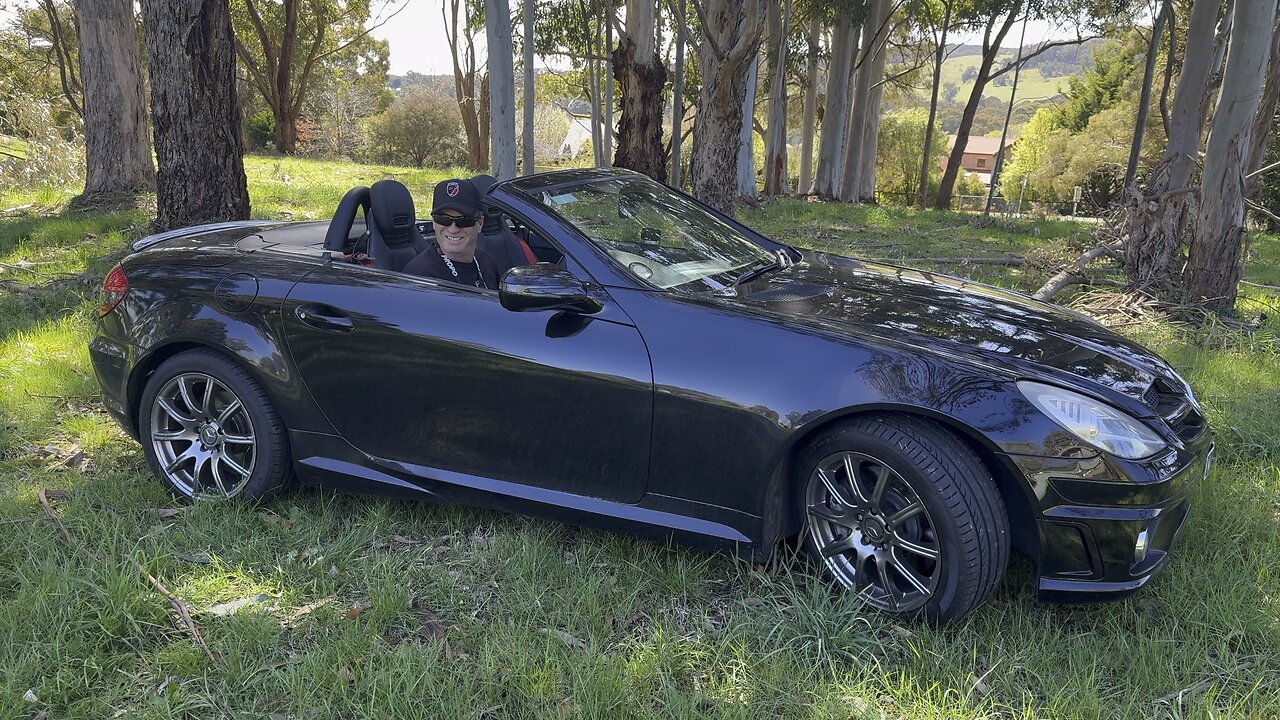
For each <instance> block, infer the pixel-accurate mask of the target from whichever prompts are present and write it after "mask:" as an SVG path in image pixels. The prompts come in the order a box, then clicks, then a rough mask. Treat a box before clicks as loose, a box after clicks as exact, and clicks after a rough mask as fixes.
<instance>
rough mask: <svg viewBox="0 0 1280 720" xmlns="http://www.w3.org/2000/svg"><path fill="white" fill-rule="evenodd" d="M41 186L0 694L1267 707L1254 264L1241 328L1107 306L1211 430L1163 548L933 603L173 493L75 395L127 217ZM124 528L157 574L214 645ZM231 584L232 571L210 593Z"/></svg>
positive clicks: (232, 706) (930, 237)
mask: <svg viewBox="0 0 1280 720" xmlns="http://www.w3.org/2000/svg"><path fill="white" fill-rule="evenodd" d="M246 170H247V173H248V175H249V182H250V193H251V196H252V198H253V213H254V216H255V217H271V218H297V219H301V218H324V217H327V216H328V214H329V213H331V212H332V209H333V207H334V206H335V205H336V203H337V201H338V199H339V198H340V197H341V196H342V194H343V193H345V192H346V190H347V189H349V188H350V187H351V186H353V185H358V184H363V185H369V184H372V182H375V181H376V180H379V179H382V178H384V177H396V178H398V179H400V180H401V181H402V182H405V183H406V185H408V186H409V187H410V189H411V191H412V192H413V194H414V196H415V198H416V199H417V202H418V204H419V206H420V207H425V205H426V204H427V203H429V198H430V191H431V187H432V185H433V184H434V183H435V182H436V181H438V180H439V179H442V178H444V177H447V176H451V175H463V176H465V175H467V174H469V173H467V172H466V171H464V170H460V169H452V170H415V169H407V168H389V167H377V166H362V165H354V164H349V163H323V162H316V161H309V160H303V159H295V158H280V157H271V156H251V157H248V158H246ZM71 195H72V193H70V192H68V191H66V190H64V189H56V188H46V189H41V190H36V191H30V192H27V193H24V194H13V193H9V194H5V195H0V209H4V208H8V207H15V206H18V205H24V204H35V205H36V206H38V207H37V208H34V209H33V211H34V212H35V213H36V214H34V215H19V216H18V217H14V218H6V219H5V220H4V221H3V222H0V263H4V264H6V265H9V266H13V268H16V269H6V270H5V272H4V273H3V274H0V279H3V280H6V281H14V282H13V283H9V284H7V285H4V286H0V597H3V598H4V599H5V601H6V602H5V603H4V604H3V607H0V667H4V669H5V674H4V677H3V679H0V719H2V720H9V718H14V719H15V720H17V719H19V718H21V719H22V720H27V719H28V718H31V717H33V716H35V715H37V714H39V713H40V712H42V711H47V716H48V717H50V718H52V717H86V718H99V717H112V716H115V715H117V714H118V713H121V714H122V716H127V717H157V718H160V717H166V718H168V717H268V716H270V715H272V714H273V713H275V714H278V715H282V716H285V717H299V718H301V717H323V718H328V717H396V718H399V717H425V716H432V717H450V718H452V717H471V718H479V717H482V716H487V717H504V718H505V717H511V718H516V717H520V718H524V717H536V718H554V719H555V720H564V719H565V718H574V717H584V718H585V717H599V718H613V717H645V718H648V717H655V718H656V717H681V718H683V717H715V718H743V719H750V720H754V719H755V718H763V717H770V718H772V717H786V718H805V719H808V718H814V719H817V718H832V719H833V720H835V719H841V720H843V719H845V718H877V719H878V718H893V717H909V718H916V717H921V718H938V719H947V720H950V719H953V718H954V719H956V720H959V719H961V718H966V719H967V718H1044V717H1053V718H1068V719H1075V718H1079V719H1081V720H1084V719H1086V718H1097V717H1125V718H1130V717H1131V718H1170V720H1172V719H1173V718H1184V717H1186V718H1191V717H1195V718H1218V717H1222V718H1226V717H1257V718H1272V717H1276V716H1278V715H1280V591H1277V588H1280V546H1278V543H1280V535H1278V533H1277V528H1280V441H1277V439H1276V437H1277V436H1280V433H1278V432H1277V431H1276V428H1277V427H1280V391H1278V390H1277V388H1280V363H1277V354H1280V353H1278V351H1277V344H1276V342H1275V337H1276V332H1277V331H1276V328H1277V327H1280V326H1277V325H1275V323H1276V320H1275V319H1274V318H1275V317H1277V316H1280V311H1277V312H1274V313H1273V312H1271V311H1270V310H1269V309H1266V307H1265V305H1264V303H1272V304H1275V303H1277V302H1278V301H1277V299H1276V295H1275V294H1274V293H1270V292H1268V291H1265V290H1260V289H1259V290H1254V289H1250V290H1246V293H1247V294H1248V296H1249V297H1250V298H1254V300H1251V301H1242V304H1241V309H1242V312H1244V313H1246V314H1248V313H1253V314H1257V313H1258V312H1262V311H1265V312H1267V313H1268V314H1269V315H1271V316H1272V319H1270V320H1267V321H1264V324H1263V326H1262V329H1261V330H1259V331H1256V332H1241V331H1228V330H1216V331H1213V332H1207V331H1202V330H1191V329H1187V328H1185V327H1180V326H1176V325H1171V324H1167V323H1161V324H1158V325H1152V326H1147V327H1144V326H1130V327H1127V328H1125V331H1126V332H1129V333H1130V334H1132V335H1133V336H1134V337H1135V338H1136V339H1138V340H1140V341H1142V342H1144V343H1148V344H1150V345H1151V346H1152V347H1154V348H1155V349H1157V350H1158V351H1160V352H1161V353H1163V354H1164V355H1165V356H1166V357H1167V358H1169V360H1170V361H1171V362H1172V363H1173V364H1174V366H1175V367H1177V368H1178V369H1179V370H1180V371H1181V372H1183V373H1184V374H1185V375H1186V376H1187V378H1188V379H1189V380H1190V381H1191V382H1192V383H1193V385H1194V386H1195V387H1196V389H1197V392H1198V395H1199V397H1200V399H1201V400H1202V401H1203V403H1204V405H1205V408H1206V412H1207V413H1208V414H1209V416H1210V418H1211V419H1212V421H1213V424H1214V428H1215V431H1216V433H1217V438H1218V443H1219V448H1218V463H1217V466H1216V468H1215V470H1214V471H1213V473H1212V474H1211V475H1210V477H1209V480H1208V481H1207V482H1206V483H1203V484H1202V485H1201V486H1200V487H1198V488H1197V490H1196V493H1195V496H1194V502H1195V506H1194V511H1193V512H1192V514H1191V516H1190V519H1189V521H1188V525H1187V527H1186V530H1185V531H1184V533H1183V536H1182V539H1181V540H1180V541H1179V547H1178V550H1177V552H1175V553H1174V554H1173V556H1172V557H1171V558H1170V566H1169V568H1168V569H1167V571H1166V572H1165V573H1164V574H1163V575H1162V576H1160V577H1159V578H1157V579H1156V580H1154V581H1153V582H1152V583H1151V584H1150V586H1149V587H1147V588H1145V589H1144V590H1143V591H1142V592H1141V593H1139V594H1138V595H1136V596H1134V597H1132V598H1130V599H1128V600H1125V601H1122V602H1118V603H1112V604H1106V605H1098V606H1058V605H1042V604H1039V603H1037V602H1035V597H1034V590H1033V587H1032V585H1031V583H1032V582H1033V580H1032V578H1031V573H1030V570H1029V568H1030V563H1029V562H1027V561H1026V560H1025V559H1018V560H1016V561H1015V563H1014V565H1013V566H1012V568H1011V572H1010V575H1009V576H1007V578H1006V581H1005V582H1004V583H1003V584H1002V585H1001V586H1000V587H999V588H997V591H996V593H995V595H994V596H993V597H992V598H991V600H990V601H989V602H988V603H987V604H986V605H984V606H983V607H982V608H980V609H979V610H978V611H977V612H975V613H974V614H973V615H972V616H971V617H970V618H968V619H967V620H966V621H965V622H963V623H961V624H960V625H958V626H955V627H949V628H947V629H944V630H937V629H933V628H929V627H926V626H921V625H916V624H913V623H906V622H902V623H897V622H894V621H891V620H889V619H887V618H884V617H882V616H879V615H876V614H875V613H873V612H870V611H869V610H868V609H867V608H865V607H863V604H862V602H861V601H860V600H859V599H858V598H856V597H854V596H850V595H848V594H844V593H839V592H834V591H832V590H830V589H829V588H828V587H827V586H825V585H822V584H820V583H816V582H813V581H812V580H811V575H812V572H813V571H812V568H810V567H807V566H806V565H805V564H804V563H803V562H800V561H796V560H794V559H792V558H788V557H786V556H785V554H782V555H780V557H778V558H776V559H775V560H773V561H771V562H770V563H769V564H768V566H765V567H755V566H752V565H751V564H749V563H745V562H741V561H737V560H734V559H732V558H730V557H727V556H724V555H709V554H705V553H700V552H695V551H691V550H685V549H681V548H676V547H667V546H665V545H663V544H660V543H653V542H648V541H644V540H639V539H636V538H632V537H626V536H621V535H614V534H609V533H603V532H595V531H590V530H581V529H577V528H573V527H570V526H567V525H561V524H557V523H551V522H544V521H539V520H531V519H526V518H518V517H511V516H505V515H501V514H498V513H491V512H487V511H482V510H475V509H470V508H464V507H455V506H440V505H432V504H427V503H413V502H406V501H400V500H394V499H388V498H374V497H361V496H352V495H338V494H334V493H330V492H322V491H316V490H300V491H298V492H296V493H293V494H291V495H289V496H288V497H286V498H283V499H281V500H279V501H277V502H274V503H270V504H268V505H266V506H262V507H252V506H245V505H200V506H196V507H191V508H186V509H184V508H183V506H181V505H179V504H177V503H175V501H174V500H173V498H172V497H171V496H170V495H168V494H167V493H166V492H165V491H164V489H163V488H162V487H161V486H160V485H159V483H158V482H157V481H156V480H155V479H154V478H153V477H152V476H151V474H150V473H149V471H148V470H147V469H146V468H145V465H144V463H143V460H142V454H141V450H140V448H139V447H138V445H137V443H136V442H134V441H133V440H131V439H128V438H127V437H126V436H125V435H124V434H123V433H122V432H121V431H120V430H119V429H117V428H116V427H115V426H114V424H113V423H112V422H111V421H110V420H109V419H108V417H107V416H106V415H105V413H104V411H103V410H102V409H101V408H100V406H99V405H98V403H97V402H96V399H95V398H96V392H97V385H96V382H95V380H94V378H93V374H92V369H91V368H90V366H89V362H88V355H87V351H86V348H85V346H86V343H87V342H88V341H89V339H90V338H91V337H92V334H93V332H94V329H95V323H94V320H93V314H92V313H93V308H94V307H95V306H96V302H97V301H96V292H97V283H98V282H99V281H100V279H101V277H102V275H103V274H104V273H105V272H106V270H107V269H108V268H109V267H110V264H111V262H113V258H114V257H117V256H118V255H119V254H120V253H121V252H123V250H124V248H125V247H126V245H127V243H128V242H129V241H130V240H132V239H136V238H137V237H139V236H140V235H141V234H143V233H144V232H145V231H146V230H145V228H146V225H147V224H148V223H149V221H150V218H149V216H148V213H147V212H146V211H121V212H88V213H79V212H64V213H61V214H55V215H52V216H46V215H47V213H48V212H50V210H49V209H50V208H56V207H60V206H61V205H63V204H64V203H65V202H66V201H67V200H68V199H69V198H70V197H71ZM420 214H422V213H421V211H420ZM743 216H744V218H745V219H746V220H747V222H748V223H749V224H752V225H753V226H755V227H759V228H760V229H761V230H762V231H763V232H765V233H766V234H768V235H770V236H772V237H775V238H777V239H779V240H782V241H784V242H789V243H794V244H796V245H799V246H803V247H809V248H815V249H821V250H827V251H833V252H840V253H849V254H854V255H858V256H861V257H866V258H886V259H894V258H928V257H935V258H936V257H966V256H968V257H1026V258H1027V259H1028V266H1027V267H1025V268H1016V267H1007V268H1006V267H995V266H956V265H952V264H942V263H938V264H936V267H935V269H936V270H939V271H942V272H948V273H956V274H963V275H974V276H977V277H978V278H980V279H983V280H989V281H994V282H998V283H1000V284H1003V285H1005V286H1009V287H1014V288H1017V289H1022V290H1027V289H1034V287H1036V286H1037V285H1038V284H1039V283H1040V282H1042V281H1043V279H1044V278H1045V276H1046V274H1047V273H1049V272H1051V271H1052V268H1053V263H1052V262H1044V263H1040V262H1039V260H1040V259H1041V258H1046V257H1047V258H1057V257H1067V256H1069V255H1070V254H1071V253H1073V252H1074V253H1077V254H1078V252H1079V249H1080V248H1081V247H1082V246H1084V245H1085V244H1087V243H1088V242H1089V236H1088V234H1089V231H1090V228H1089V227H1087V226H1083V225H1081V224H1078V223H1075V222H1072V221H1063V220H1056V219H1006V218H994V219H992V220H991V221H985V220H982V219H981V218H980V216H977V215H973V214H963V215H962V214H956V213H945V212H937V211H933V210H928V211H920V210H914V209H905V208H896V207H888V206H886V207H867V206H856V207H851V206H848V205H843V204H840V203H822V202H807V201H802V200H794V199H783V200H777V201H771V202H769V203H767V204H765V205H764V206H762V207H760V208H756V209H752V210H749V211H746V212H744V213H743ZM1253 251H1254V255H1253V256H1252V257H1251V258H1250V260H1249V265H1248V267H1247V276H1248V277H1249V278H1250V279H1251V280H1253V281H1256V282H1260V283H1263V284H1275V283H1277V282H1280V241H1277V239H1276V238H1275V237H1273V236H1256V237H1255V241H1254V245H1253ZM28 263H29V264H30V265H27V264H28ZM914 264H923V265H926V266H928V265H929V263H927V262H925V263H914ZM45 446H52V447H53V451H49V450H47V449H46V447H45ZM72 448H76V449H77V450H78V451H79V452H80V453H82V457H81V458H80V459H76V458H75V456H74V455H72V454H71V449H72ZM73 460H75V462H72V461H73ZM44 488H61V489H64V490H68V491H70V497H69V498H67V499H55V500H54V507H55V509H56V511H57V512H58V514H59V516H60V517H61V518H62V519H63V522H65V523H66V525H67V528H68V530H69V532H71V533H72V534H73V535H74V536H75V537H76V538H77V539H78V541H79V542H81V543H83V544H84V545H85V546H86V548H88V549H89V550H91V551H92V552H94V553H96V554H98V555H99V556H101V557H102V558H103V562H98V561H97V560H93V559H90V558H89V557H87V556H86V555H85V554H83V553H81V552H79V551H77V550H76V549H74V547H73V546H72V545H70V544H69V543H67V541H66V540H65V539H64V538H63V537H62V535H61V534H60V533H59V532H58V530H57V529H56V528H55V527H54V526H53V525H52V524H51V523H50V522H48V521H47V520H46V519H45V518H44V514H43V511H42V510H41V508H40V506H39V504H38V502H37V500H36V494H37V493H38V492H39V490H41V489H44ZM9 521H14V522H9ZM128 558H136V559H137V560H138V561H139V562H141V563H143V564H144V566H146V567H147V569H148V571H149V572H151V573H152V574H154V575H155V576H156V577H158V578H159V579H161V580H162V581H163V582H165V583H166V584H168V586H169V588H170V589H171V590H173V591H174V592H176V593H178V594H179V595H182V596H184V597H185V598H186V599H187V601H188V603H189V604H190V606H191V609H192V612H193V613H194V615H195V617H196V621H197V624H198V626H199V627H200V629H201V631H202V633H203V635H204V637H205V639H206V640H207V641H208V643H209V645H210V647H211V649H212V650H213V651H214V652H215V653H216V658H217V659H216V660H210V659H209V658H208V657H207V656H206V655H205V654H204V652H203V651H202V650H201V649H200V648H199V647H198V646H197V645H196V644H195V642H194V641H193V640H192V639H191V637H190V636H189V635H188V634H187V633H186V632H184V631H183V630H182V629H181V628H180V627H178V625H177V624H176V623H175V621H174V617H173V615H172V613H171V611H170V608H169V605H168V602H167V601H166V599H165V598H163V597H162V596H160V595H159V594H158V593H156V592H155V591H154V589H153V588H152V587H151V586H150V584H149V583H147V581H146V580H145V579H144V578H143V577H142V576H141V575H140V574H139V573H138V572H137V571H136V569H135V568H134V567H133V565H132V564H131V563H129V562H128V560H127V559H128ZM246 598H248V599H255V598H261V599H260V601H254V602H250V603H247V604H245V605H244V606H243V607H242V608H240V609H237V610H235V611H234V612H230V613H228V614H215V613H212V612H210V610H211V608H214V607H217V606H219V605H220V604H223V603H227V602H229V601H236V600H241V599H246ZM27 690H31V691H32V692H33V693H34V694H35V695H36V696H37V697H38V699H39V703H37V704H31V703H27V702H26V701H24V700H23V699H22V698H23V695H24V694H25V693H26V691H27Z"/></svg>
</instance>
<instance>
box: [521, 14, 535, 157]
mask: <svg viewBox="0 0 1280 720" xmlns="http://www.w3.org/2000/svg"><path fill="white" fill-rule="evenodd" d="M533 3H534V0H523V3H522V4H523V5H524V8H523V10H524V135H523V136H524V160H523V162H522V163H521V164H522V166H523V167H521V170H522V171H523V172H524V174H525V175H531V174H532V173H533V172H534V171H535V167H534V165H535V157H534V151H533V104H534V98H533V95H534V80H535V73H534V70H533Z"/></svg>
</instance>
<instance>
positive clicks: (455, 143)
mask: <svg viewBox="0 0 1280 720" xmlns="http://www.w3.org/2000/svg"><path fill="white" fill-rule="evenodd" d="M461 132H462V121H461V120H460V119H459V118H458V108H457V104H456V103H454V101H453V99H452V98H449V97H446V96H444V95H441V94H438V93H434V92H431V91H427V90H417V89H415V90H413V91H411V92H409V93H407V94H405V95H403V96H402V97H400V98H399V99H397V100H396V101H395V102H394V103H392V104H391V107H389V108H387V109H386V111H385V112H383V113H381V114H379V115H375V116H373V117H372V118H369V122H368V125H367V126H366V133H367V137H368V150H369V152H370V154H371V155H372V156H373V159H375V160H377V161H379V162H389V163H395V164H406V165H413V166H414V167H423V166H424V165H426V164H427V163H428V162H430V164H431V165H432V166H435V167H447V166H450V165H460V164H462V163H463V162H465V161H466V143H465V142H463V141H462V139H461Z"/></svg>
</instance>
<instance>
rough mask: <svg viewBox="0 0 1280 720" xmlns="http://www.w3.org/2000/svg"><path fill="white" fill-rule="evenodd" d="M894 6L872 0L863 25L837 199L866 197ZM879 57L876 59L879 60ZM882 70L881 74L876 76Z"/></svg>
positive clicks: (868, 4)
mask: <svg viewBox="0 0 1280 720" xmlns="http://www.w3.org/2000/svg"><path fill="white" fill-rule="evenodd" d="M892 10H893V7H892V6H891V5H890V2H889V0H869V2H868V3H867V17H866V19H865V20H864V21H863V23H862V52H861V53H860V54H859V55H858V56H857V61H856V62H855V66H856V68H855V70H854V72H855V77H856V80H855V81H854V86H853V97H852V98H850V101H849V104H850V116H849V126H848V128H847V136H846V139H845V145H844V148H845V150H844V165H843V168H842V173H841V180H840V188H839V190H838V192H836V193H835V194H836V197H839V198H840V199H841V200H846V201H849V202H860V201H862V200H864V199H867V198H866V192H865V191H864V189H863V179H864V177H865V162H866V157H870V158H871V162H872V163H873V170H872V172H873V174H874V162H875V152H874V150H871V152H870V153H869V154H868V153H866V152H865V151H866V150H868V149H869V148H868V145H869V144H870V143H868V142H867V139H868V135H871V136H874V135H875V131H874V129H873V128H876V127H878V124H877V123H876V122H875V121H876V120H877V119H878V117H879V114H878V112H872V109H871V104H872V100H871V95H872V88H873V86H874V85H875V84H877V83H879V82H880V80H882V79H883V76H884V61H883V54H884V50H885V43H886V41H887V40H888V37H889V31H890V27H889V23H890V17H891V14H892ZM878 57H879V58H880V59H879V60H877V58H878ZM877 68H878V69H879V73H880V75H879V76H878V77H877V76H876V70H877Z"/></svg>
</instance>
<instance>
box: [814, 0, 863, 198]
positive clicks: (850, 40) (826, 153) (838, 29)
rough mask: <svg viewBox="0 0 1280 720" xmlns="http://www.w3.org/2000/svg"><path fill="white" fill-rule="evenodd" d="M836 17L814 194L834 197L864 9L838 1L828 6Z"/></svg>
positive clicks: (847, 0)
mask: <svg viewBox="0 0 1280 720" xmlns="http://www.w3.org/2000/svg"><path fill="white" fill-rule="evenodd" d="M828 9H829V11H830V12H832V13H833V14H834V15H835V28H834V29H833V30H832V33H831V61H830V62H829V63H828V65H827V83H826V99H825V100H824V102H823V106H822V132H821V134H820V136H819V138H818V140H819V144H818V169H817V171H816V173H815V176H814V185H813V192H814V193H816V194H817V195H820V196H822V197H825V198H834V197H836V195H837V194H838V193H839V191H840V180H841V171H840V168H841V166H842V164H843V162H844V143H845V135H846V132H847V128H848V121H849V77H850V75H851V74H852V73H851V71H852V69H853V61H854V56H855V55H857V52H858V33H859V30H860V29H861V28H862V17H863V14H864V12H865V6H864V5H862V4H861V2H859V0H853V1H852V2H850V1H849V0H838V1H837V2H834V3H833V4H832V5H829V6H828Z"/></svg>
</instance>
